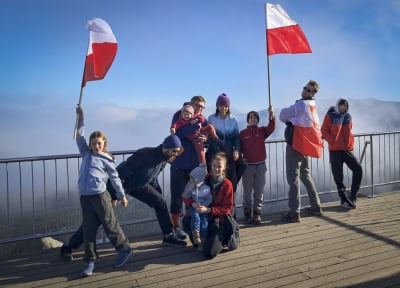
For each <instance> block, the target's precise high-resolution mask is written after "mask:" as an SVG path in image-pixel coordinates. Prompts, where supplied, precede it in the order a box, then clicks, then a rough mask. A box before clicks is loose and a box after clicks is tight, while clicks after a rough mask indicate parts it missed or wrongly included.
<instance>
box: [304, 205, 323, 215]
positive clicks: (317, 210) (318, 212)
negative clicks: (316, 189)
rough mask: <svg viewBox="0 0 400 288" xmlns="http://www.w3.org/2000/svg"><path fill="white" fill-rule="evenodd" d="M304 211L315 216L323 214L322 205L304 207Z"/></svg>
mask: <svg viewBox="0 0 400 288" xmlns="http://www.w3.org/2000/svg"><path fill="white" fill-rule="evenodd" d="M303 211H304V213H307V214H311V215H314V216H322V210H321V207H318V208H313V207H305V208H304V209H303Z"/></svg>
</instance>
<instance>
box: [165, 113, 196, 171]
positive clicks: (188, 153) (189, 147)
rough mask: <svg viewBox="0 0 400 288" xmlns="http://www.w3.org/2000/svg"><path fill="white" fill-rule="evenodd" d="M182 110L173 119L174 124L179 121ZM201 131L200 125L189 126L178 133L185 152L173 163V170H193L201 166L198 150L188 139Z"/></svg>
mask: <svg viewBox="0 0 400 288" xmlns="http://www.w3.org/2000/svg"><path fill="white" fill-rule="evenodd" d="M179 115H180V110H179V111H177V112H176V113H175V114H174V116H173V117H172V123H175V122H176V121H177V120H178V119H179ZM198 129H199V126H198V125H187V126H184V127H182V128H181V129H179V130H178V131H176V136H178V137H179V138H180V139H181V142H182V147H183V149H184V152H183V153H182V154H181V155H179V156H178V157H176V159H175V161H174V162H172V163H171V166H172V167H173V168H178V169H185V170H192V169H194V168H196V167H197V166H199V159H198V157H197V152H196V149H195V148H194V145H193V143H192V141H190V140H189V139H188V137H189V136H191V135H193V133H195V132H196V131H197V130H198Z"/></svg>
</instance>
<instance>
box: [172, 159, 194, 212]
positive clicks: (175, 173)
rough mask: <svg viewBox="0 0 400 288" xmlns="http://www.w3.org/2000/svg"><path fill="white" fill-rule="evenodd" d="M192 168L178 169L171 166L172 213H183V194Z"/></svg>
mask: <svg viewBox="0 0 400 288" xmlns="http://www.w3.org/2000/svg"><path fill="white" fill-rule="evenodd" d="M190 172H191V170H187V169H178V168H175V167H172V166H171V169H170V181H171V183H170V190H171V205H170V211H171V214H181V213H182V206H183V202H182V194H183V191H184V190H185V186H186V183H187V182H188V181H189V179H190Z"/></svg>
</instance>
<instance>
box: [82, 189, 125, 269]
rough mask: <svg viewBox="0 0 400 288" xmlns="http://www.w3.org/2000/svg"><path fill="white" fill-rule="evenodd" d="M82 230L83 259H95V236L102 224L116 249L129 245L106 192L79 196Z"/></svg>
mask: <svg viewBox="0 0 400 288" xmlns="http://www.w3.org/2000/svg"><path fill="white" fill-rule="evenodd" d="M80 202H81V207H82V220H83V221H82V230H83V241H84V243H85V260H86V261H94V260H96V258H97V256H96V236H97V230H98V228H99V226H100V225H102V226H103V229H104V232H105V233H106V235H107V237H108V239H109V240H110V242H111V244H112V245H113V246H114V247H115V249H116V250H120V249H123V248H128V247H129V241H128V238H127V237H126V236H125V234H124V232H123V231H122V229H121V227H120V226H119V223H118V220H117V218H116V217H115V214H114V209H113V208H112V205H111V197H110V195H109V194H108V193H101V194H99V195H93V196H81V198H80Z"/></svg>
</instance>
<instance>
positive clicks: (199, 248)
mask: <svg viewBox="0 0 400 288" xmlns="http://www.w3.org/2000/svg"><path fill="white" fill-rule="evenodd" d="M197 251H199V252H203V251H204V243H200V244H199V245H197Z"/></svg>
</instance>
